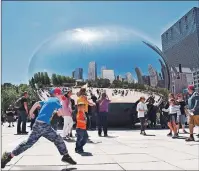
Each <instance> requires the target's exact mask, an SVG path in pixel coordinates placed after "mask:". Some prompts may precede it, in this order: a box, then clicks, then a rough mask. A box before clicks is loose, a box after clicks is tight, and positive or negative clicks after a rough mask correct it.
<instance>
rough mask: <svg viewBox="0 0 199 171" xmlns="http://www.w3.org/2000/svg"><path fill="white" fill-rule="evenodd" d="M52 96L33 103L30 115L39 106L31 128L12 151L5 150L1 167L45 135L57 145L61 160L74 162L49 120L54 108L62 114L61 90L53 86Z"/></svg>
mask: <svg viewBox="0 0 199 171" xmlns="http://www.w3.org/2000/svg"><path fill="white" fill-rule="evenodd" d="M51 93H52V95H53V96H54V97H52V98H49V99H48V100H47V101H40V102H37V103H35V104H34V105H33V107H32V108H31V110H30V116H31V117H33V115H34V114H33V112H34V111H35V109H36V108H38V107H40V108H41V110H40V111H39V114H38V117H37V119H36V122H35V124H34V126H33V130H32V132H31V134H30V135H29V137H28V139H27V140H26V141H24V142H22V143H21V144H19V145H18V146H17V147H16V148H15V149H14V150H13V151H12V152H10V153H7V152H5V153H4V154H3V156H2V157H1V168H4V167H5V166H6V164H7V163H8V162H10V160H11V159H12V158H13V157H14V156H18V155H19V154H21V153H23V152H24V151H26V150H27V149H29V148H31V147H32V146H33V145H34V144H35V143H36V142H37V141H38V140H39V138H40V137H45V138H46V139H48V140H49V141H51V142H53V143H54V144H55V146H56V147H57V149H58V151H59V153H60V154H61V155H62V156H63V157H62V162H67V163H70V164H76V162H75V161H74V160H73V159H72V158H71V157H70V156H69V154H68V150H67V148H66V145H65V143H64V141H63V139H62V138H61V136H60V135H59V134H57V133H56V131H55V130H54V129H53V128H52V127H51V125H50V120H51V117H52V114H53V112H54V111H55V110H56V111H57V113H58V115H60V116H61V115H62V112H61V110H60V109H61V104H60V100H61V98H62V91H61V89H60V88H54V89H53V90H52V91H51Z"/></svg>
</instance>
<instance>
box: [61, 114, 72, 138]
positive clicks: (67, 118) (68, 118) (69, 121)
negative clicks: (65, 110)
mask: <svg viewBox="0 0 199 171" xmlns="http://www.w3.org/2000/svg"><path fill="white" fill-rule="evenodd" d="M63 118H64V127H63V137H66V136H67V135H69V133H70V131H71V129H72V127H73V119H72V117H71V116H63Z"/></svg>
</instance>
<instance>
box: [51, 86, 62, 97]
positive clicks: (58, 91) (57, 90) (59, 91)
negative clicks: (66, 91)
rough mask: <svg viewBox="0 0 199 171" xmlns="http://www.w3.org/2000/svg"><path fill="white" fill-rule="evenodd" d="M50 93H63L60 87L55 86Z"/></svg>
mask: <svg viewBox="0 0 199 171" xmlns="http://www.w3.org/2000/svg"><path fill="white" fill-rule="evenodd" d="M50 94H58V95H61V94H62V90H61V89H60V88H58V87H56V88H53V89H52V90H51V91H50Z"/></svg>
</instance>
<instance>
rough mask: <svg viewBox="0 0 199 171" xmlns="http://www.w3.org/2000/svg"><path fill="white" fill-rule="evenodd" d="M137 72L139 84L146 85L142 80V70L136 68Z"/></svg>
mask: <svg viewBox="0 0 199 171" xmlns="http://www.w3.org/2000/svg"><path fill="white" fill-rule="evenodd" d="M135 72H136V74H137V79H138V84H144V82H143V79H142V72H141V70H140V68H138V67H136V68H135Z"/></svg>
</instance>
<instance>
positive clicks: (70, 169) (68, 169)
mask: <svg viewBox="0 0 199 171" xmlns="http://www.w3.org/2000/svg"><path fill="white" fill-rule="evenodd" d="M72 170H77V168H66V169H62V170H61V171H72Z"/></svg>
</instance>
